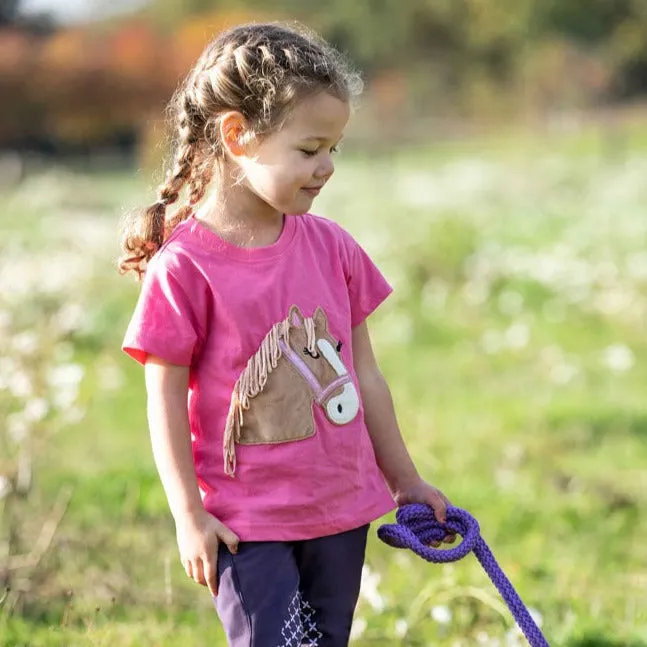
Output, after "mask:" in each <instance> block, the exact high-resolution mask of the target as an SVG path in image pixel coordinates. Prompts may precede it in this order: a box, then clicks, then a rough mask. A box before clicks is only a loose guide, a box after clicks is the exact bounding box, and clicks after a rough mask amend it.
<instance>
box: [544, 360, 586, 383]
mask: <svg viewBox="0 0 647 647" xmlns="http://www.w3.org/2000/svg"><path fill="white" fill-rule="evenodd" d="M579 372H580V369H579V368H578V367H577V366H575V364H570V363H568V362H559V363H557V364H555V365H554V366H552V367H551V369H550V380H551V382H553V384H560V385H563V384H568V383H569V382H571V381H572V380H573V379H574V378H575V377H577V375H578V374H579Z"/></svg>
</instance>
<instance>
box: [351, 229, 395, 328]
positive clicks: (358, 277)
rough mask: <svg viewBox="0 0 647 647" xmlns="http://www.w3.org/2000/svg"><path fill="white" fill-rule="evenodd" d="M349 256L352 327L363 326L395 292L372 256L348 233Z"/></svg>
mask: <svg viewBox="0 0 647 647" xmlns="http://www.w3.org/2000/svg"><path fill="white" fill-rule="evenodd" d="M344 238H345V245H346V249H347V254H348V269H347V276H346V280H347V283H348V295H349V299H350V310H351V326H352V327H353V328H354V327H355V326H358V325H359V324H361V323H362V322H363V321H364V320H365V319H366V318H367V317H368V316H369V315H370V314H371V313H372V312H373V311H374V310H375V309H376V308H377V307H378V306H379V305H380V304H381V303H382V302H383V301H384V300H385V299H386V298H387V297H388V296H389V295H390V294H391V292H392V291H393V288H392V287H391V286H390V285H389V283H388V282H387V280H386V279H385V278H384V275H383V274H382V272H380V270H379V269H378V267H377V266H376V265H375V263H374V262H373V260H372V259H371V258H370V256H369V255H368V254H367V253H366V252H365V251H364V249H363V248H362V247H361V246H360V245H359V243H357V241H356V240H355V239H354V238H353V237H352V236H351V235H350V234H348V233H347V232H344Z"/></svg>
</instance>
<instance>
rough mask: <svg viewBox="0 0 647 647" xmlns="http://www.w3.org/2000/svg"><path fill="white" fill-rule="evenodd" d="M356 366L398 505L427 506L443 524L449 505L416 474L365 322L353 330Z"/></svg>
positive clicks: (377, 454)
mask: <svg viewBox="0 0 647 647" xmlns="http://www.w3.org/2000/svg"><path fill="white" fill-rule="evenodd" d="M353 364H354V367H355V372H356V373H357V378H358V380H359V387H360V392H361V396H362V402H363V404H364V417H365V420H366V426H367V428H368V432H369V435H370V437H371V441H372V443H373V449H374V451H375V457H376V459H377V464H378V466H379V468H380V470H381V471H382V474H383V475H384V478H385V479H386V482H387V483H388V485H389V488H390V489H391V492H392V493H393V497H394V499H395V501H396V503H397V504H398V505H399V506H400V505H404V504H406V503H426V504H428V505H430V506H431V507H432V508H433V509H434V512H435V515H436V518H437V519H438V520H439V521H440V522H441V523H444V522H445V519H446V510H447V505H450V502H449V500H448V499H447V498H446V497H445V495H444V494H443V493H442V492H440V490H437V489H436V488H435V487H433V486H431V485H429V484H428V483H426V482H425V481H423V480H422V479H421V478H420V476H419V474H418V471H417V470H416V467H415V465H414V463H413V460H412V459H411V456H410V454H409V452H408V450H407V448H406V445H405V444H404V440H403V438H402V434H401V433H400V428H399V426H398V422H397V419H396V415H395V409H394V406H393V398H392V397H391V391H390V390H389V387H388V385H387V383H386V380H385V379H384V376H383V375H382V373H381V371H380V369H379V367H378V365H377V361H376V359H375V355H374V354H373V348H372V346H371V340H370V337H369V333H368V327H367V325H366V322H365V321H364V322H363V323H361V324H359V325H358V326H356V327H355V328H353ZM449 540H450V541H451V536H450V537H449Z"/></svg>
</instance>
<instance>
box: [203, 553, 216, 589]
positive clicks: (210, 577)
mask: <svg viewBox="0 0 647 647" xmlns="http://www.w3.org/2000/svg"><path fill="white" fill-rule="evenodd" d="M203 568H204V579H205V582H206V584H207V587H208V588H209V592H210V593H211V597H214V598H215V597H216V596H217V595H218V556H217V553H216V557H212V558H211V559H208V560H206V561H205V562H204V563H203Z"/></svg>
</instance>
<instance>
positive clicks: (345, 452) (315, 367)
mask: <svg viewBox="0 0 647 647" xmlns="http://www.w3.org/2000/svg"><path fill="white" fill-rule="evenodd" d="M390 292H391V288H390V286H389V285H388V283H387V282H386V280H385V279H384V277H383V276H382V274H381V273H380V272H379V270H378V269H377V268H376V266H375V265H374V264H373V262H372V261H371V260H370V258H369V257H368V255H367V254H366V253H365V252H364V251H363V250H362V248H361V247H360V246H359V245H358V244H357V243H356V242H355V241H354V239H353V238H352V237H351V236H350V234H348V233H347V232H346V231H344V230H343V229H342V228H341V227H340V226H339V225H337V224H335V223H334V222H332V221H330V220H326V219H324V218H321V217H317V216H313V215H304V216H287V217H286V218H285V221H284V226H283V230H282V232H281V235H280V237H279V239H278V240H277V241H276V242H275V243H274V244H272V245H270V246H267V247H260V248H241V247H236V246H234V245H231V244H229V243H227V242H225V241H224V240H222V239H221V238H220V237H219V236H217V235H216V234H215V233H214V232H213V231H212V230H210V229H209V228H208V227H206V226H205V225H204V224H202V223H201V222H200V221H199V220H197V219H195V218H190V219H189V220H187V221H185V222H183V223H181V224H180V225H178V226H177V227H176V229H175V230H174V231H173V233H172V234H171V236H170V237H169V239H168V240H167V241H166V243H165V244H164V245H163V247H162V248H161V250H160V251H159V252H158V253H157V254H156V255H155V257H154V258H153V259H152V260H151V262H150V263H149V266H148V270H147V272H146V276H145V279H144V282H143V285H142V290H141V294H140V297H139V300H138V302H137V306H136V308H135V311H134V314H133V317H132V320H131V322H130V325H129V327H128V330H127V332H126V336H125V340H124V343H123V349H124V350H125V351H126V352H127V353H128V354H129V355H130V356H132V357H133V358H135V359H136V360H137V361H139V362H141V363H145V361H146V357H147V355H148V354H151V355H156V356H159V357H161V358H163V359H165V360H167V361H168V362H171V363H174V364H181V365H185V366H190V368H191V371H190V381H189V394H188V412H189V422H190V427H191V437H192V447H193V457H194V462H195V469H196V475H197V478H198V484H199V487H200V491H201V494H202V497H203V502H204V505H205V508H206V509H207V510H208V511H209V512H210V513H212V514H213V515H215V516H216V517H218V518H219V519H220V520H221V521H222V522H223V523H225V524H226V525H227V526H229V527H230V528H231V529H232V530H233V531H234V532H236V533H237V534H238V535H239V537H240V538H241V539H242V540H243V541H270V540H282V541H290V540H300V539H309V538H313V537H321V536H325V535H329V534H334V533H338V532H343V531H346V530H351V529H353V528H357V527H359V526H361V525H363V524H365V523H368V522H371V521H374V520H375V519H377V518H379V517H381V516H382V515H384V514H386V513H387V512H389V511H391V510H392V509H393V508H394V507H395V505H394V502H393V499H392V497H391V495H390V493H389V491H388V488H387V487H386V484H385V482H384V479H383V476H382V474H381V472H380V470H379V468H378V467H377V464H376V460H375V454H374V451H373V446H372V444H371V440H370V437H369V434H368V431H367V429H366V425H365V422H364V415H363V408H362V404H361V399H360V397H359V386H358V382H357V376H356V374H355V371H354V369H353V355H352V348H351V331H352V328H353V327H354V326H357V325H358V324H360V323H361V322H362V321H364V319H365V318H366V317H367V316H368V315H369V314H370V313H371V312H373V310H374V309H375V308H377V306H378V305H379V304H380V303H381V302H382V301H383V300H384V299H385V298H386V297H387V296H388V295H389V294H390Z"/></svg>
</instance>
